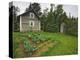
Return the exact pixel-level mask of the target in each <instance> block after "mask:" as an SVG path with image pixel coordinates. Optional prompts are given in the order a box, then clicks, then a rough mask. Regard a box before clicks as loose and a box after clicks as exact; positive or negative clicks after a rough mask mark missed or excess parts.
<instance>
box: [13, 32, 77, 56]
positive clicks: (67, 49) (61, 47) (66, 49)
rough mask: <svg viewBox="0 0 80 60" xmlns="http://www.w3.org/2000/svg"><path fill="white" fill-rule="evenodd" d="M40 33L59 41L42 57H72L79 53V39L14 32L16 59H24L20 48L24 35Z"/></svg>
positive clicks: (54, 34)
mask: <svg viewBox="0 0 80 60" xmlns="http://www.w3.org/2000/svg"><path fill="white" fill-rule="evenodd" d="M35 33H40V34H41V35H44V36H45V37H49V38H50V40H56V41H58V44H57V45H55V46H53V47H51V48H49V49H48V51H46V52H44V53H42V54H41V56H53V55H71V54H77V53H78V37H77V36H71V35H66V34H61V33H49V32H14V33H13V43H14V57H22V56H23V57H24V55H25V54H24V53H23V52H22V50H21V49H20V48H19V44H20V43H21V42H22V38H23V35H24V36H25V37H26V35H27V34H35Z"/></svg>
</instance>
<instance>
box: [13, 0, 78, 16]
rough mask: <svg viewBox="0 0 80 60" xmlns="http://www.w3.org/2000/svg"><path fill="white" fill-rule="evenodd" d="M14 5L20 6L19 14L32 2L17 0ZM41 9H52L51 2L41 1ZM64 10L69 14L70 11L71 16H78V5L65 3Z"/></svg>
mask: <svg viewBox="0 0 80 60" xmlns="http://www.w3.org/2000/svg"><path fill="white" fill-rule="evenodd" d="M13 5H15V6H17V7H19V9H20V12H19V14H22V13H24V12H25V9H26V8H28V7H29V5H30V2H22V1H17V2H16V1H15V2H13ZM40 6H41V11H42V12H43V10H44V9H46V8H48V9H50V4H47V3H40ZM63 9H64V11H65V12H66V13H67V15H68V16H69V13H70V14H71V16H74V17H78V6H77V5H63Z"/></svg>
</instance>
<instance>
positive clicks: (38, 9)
mask: <svg viewBox="0 0 80 60" xmlns="http://www.w3.org/2000/svg"><path fill="white" fill-rule="evenodd" d="M32 9H33V10H34V11H35V12H36V13H37V14H38V15H41V7H40V4H39V3H33V4H31V3H30V5H29V8H26V11H28V10H32Z"/></svg>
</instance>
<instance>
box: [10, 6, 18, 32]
mask: <svg viewBox="0 0 80 60" xmlns="http://www.w3.org/2000/svg"><path fill="white" fill-rule="evenodd" d="M18 12H19V8H18V7H15V6H13V5H11V6H10V7H9V18H10V19H11V18H13V19H11V20H12V21H13V31H18V30H19V22H18V20H17V13H18Z"/></svg>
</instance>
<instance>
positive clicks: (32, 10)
mask: <svg viewBox="0 0 80 60" xmlns="http://www.w3.org/2000/svg"><path fill="white" fill-rule="evenodd" d="M29 12H33V13H34V14H35V16H36V17H37V18H38V19H40V18H39V16H38V14H37V13H36V11H35V10H34V9H33V8H32V7H31V9H28V10H27V11H26V12H24V13H23V14H20V15H19V16H22V15H25V14H27V13H29Z"/></svg>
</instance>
